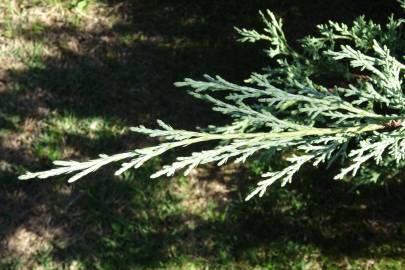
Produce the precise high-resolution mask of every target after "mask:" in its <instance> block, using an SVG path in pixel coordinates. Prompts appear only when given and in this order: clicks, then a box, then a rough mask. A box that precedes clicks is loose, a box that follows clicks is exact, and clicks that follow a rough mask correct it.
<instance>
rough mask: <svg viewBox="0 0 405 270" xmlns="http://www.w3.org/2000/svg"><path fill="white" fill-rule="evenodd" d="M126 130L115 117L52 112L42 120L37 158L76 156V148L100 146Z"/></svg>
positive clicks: (92, 148)
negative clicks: (52, 113) (55, 113)
mask: <svg viewBox="0 0 405 270" xmlns="http://www.w3.org/2000/svg"><path fill="white" fill-rule="evenodd" d="M127 130H128V129H127V127H126V126H125V125H124V123H122V122H120V121H117V120H108V119H106V118H100V117H90V118H78V117H75V116H73V115H69V114H67V115H53V116H52V117H51V118H50V119H49V120H48V121H46V122H45V124H44V127H43V129H42V131H41V133H40V135H39V136H38V138H37V139H36V140H35V143H34V149H35V154H36V156H38V157H39V158H45V159H47V158H49V159H50V160H58V159H63V158H69V157H72V156H78V155H79V150H78V149H83V148H84V149H88V150H89V151H96V150H99V149H102V148H103V147H104V146H106V143H108V142H109V141H111V140H114V138H119V137H120V136H122V135H123V134H124V133H125V132H127ZM82 154H83V153H82Z"/></svg>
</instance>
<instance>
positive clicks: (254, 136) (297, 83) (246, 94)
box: [20, 1, 405, 200]
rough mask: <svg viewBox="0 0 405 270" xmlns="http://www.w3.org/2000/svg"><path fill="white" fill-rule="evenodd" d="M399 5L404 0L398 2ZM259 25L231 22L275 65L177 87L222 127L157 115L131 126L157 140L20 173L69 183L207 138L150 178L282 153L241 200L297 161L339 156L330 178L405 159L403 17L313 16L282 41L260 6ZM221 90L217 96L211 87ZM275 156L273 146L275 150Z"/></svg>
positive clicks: (284, 176) (287, 175) (288, 176)
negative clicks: (281, 163)
mask: <svg viewBox="0 0 405 270" xmlns="http://www.w3.org/2000/svg"><path fill="white" fill-rule="evenodd" d="M400 4H401V5H402V7H404V8H405V2H404V1H400ZM260 15H261V17H262V19H263V21H264V24H265V28H264V30H263V31H262V32H260V31H257V30H248V29H245V28H243V29H240V28H236V30H237V32H238V33H239V34H240V36H241V38H240V40H241V41H242V42H257V41H265V42H269V43H270V44H269V48H268V49H267V50H266V53H267V55H268V56H269V57H270V58H272V59H275V61H276V63H277V66H276V67H274V68H271V67H267V68H265V69H264V70H263V72H260V73H252V75H251V76H250V77H249V78H248V79H247V80H246V81H245V82H246V84H245V85H238V84H234V83H231V82H228V81H226V80H225V79H223V78H221V77H219V76H216V77H211V76H208V75H205V77H204V80H193V79H185V80H184V81H183V82H179V83H176V84H175V85H176V86H178V87H186V88H188V89H192V91H190V94H192V95H193V96H194V97H196V98H199V99H203V100H205V101H208V102H210V103H212V104H213V109H214V110H215V111H218V112H221V113H223V114H226V115H229V116H231V117H232V119H233V121H232V122H231V123H230V124H229V125H226V126H219V127H215V126H211V127H209V128H207V129H205V130H200V131H186V130H177V129H173V128H172V127H171V126H169V125H167V124H165V123H163V122H162V121H158V124H159V127H160V128H158V129H149V128H146V127H144V126H140V127H136V128H132V129H131V130H132V131H134V132H137V133H142V134H145V135H147V136H150V137H159V138H161V139H163V140H164V142H162V143H160V144H158V145H157V146H152V147H148V148H143V149H137V150H133V151H129V152H127V153H122V154H116V155H112V156H107V155H100V157H99V158H98V159H94V160H90V161H85V162H76V161H55V162H54V164H55V165H56V166H57V167H56V168H55V169H51V170H48V171H43V172H35V173H31V172H28V173H26V174H25V175H22V176H20V179H31V178H47V177H51V176H56V175H61V174H70V173H73V174H74V175H73V177H71V178H70V179H69V182H73V181H76V180H78V179H79V178H81V177H83V176H85V175H87V174H89V173H91V172H93V171H95V170H97V169H99V168H100V167H102V166H105V165H107V164H110V163H114V162H123V161H124V160H126V161H125V162H123V163H122V166H121V168H120V169H119V170H118V171H117V172H116V174H117V175H118V174H121V173H123V172H125V171H126V170H129V169H131V168H138V167H140V166H142V165H143V164H144V163H145V162H147V161H148V160H150V159H152V158H154V157H156V156H159V155H162V154H164V153H165V152H167V151H169V150H171V149H175V148H179V147H186V146H189V145H192V144H197V143H204V142H208V141H218V142H219V143H218V146H217V147H215V148H213V149H208V150H204V151H199V152H194V153H192V154H191V155H189V156H184V157H178V158H177V159H176V160H175V161H174V162H173V163H172V164H169V165H165V166H163V167H162V169H161V170H160V171H158V172H156V173H154V174H153V175H152V176H151V177H159V176H162V175H167V176H171V175H173V174H174V173H175V172H176V171H178V170H181V169H184V170H185V174H188V173H189V172H190V171H191V170H192V169H193V168H195V167H196V166H198V165H201V164H206V163H212V162H215V163H217V164H218V165H219V166H221V165H223V164H225V163H227V162H229V161H233V162H237V163H238V162H245V161H246V160H247V159H248V158H251V157H258V156H260V155H266V156H270V157H274V158H275V157H277V156H276V154H277V153H284V154H286V155H289V157H287V158H286V161H288V162H289V163H290V165H288V166H287V167H285V168H284V169H282V170H280V171H272V172H268V173H265V174H263V177H264V179H263V180H262V181H260V182H258V183H257V186H256V188H255V189H254V190H253V191H252V192H251V193H250V195H248V196H247V198H246V200H249V199H250V198H252V197H254V196H256V195H259V196H263V194H264V193H265V192H266V190H267V188H268V187H269V186H271V185H272V184H273V183H275V182H281V184H282V185H285V184H287V183H289V182H291V181H292V180H293V177H294V175H295V174H296V173H297V172H298V171H299V170H300V168H302V166H303V165H304V164H308V163H309V164H312V165H314V166H318V165H319V164H321V163H326V164H327V165H328V166H330V165H331V164H332V163H333V162H335V161H337V160H340V161H341V162H343V164H345V165H344V166H343V168H342V169H341V171H340V173H338V174H337V175H336V177H335V179H344V178H347V177H351V176H354V175H356V174H357V172H358V171H359V170H360V169H361V168H363V167H365V166H364V165H365V164H366V163H369V162H370V161H374V162H375V163H376V164H382V165H385V164H387V161H388V162H395V163H397V164H399V165H401V164H403V163H404V161H405V125H404V122H405V121H404V122H403V120H404V119H405V95H404V86H403V78H404V70H405V65H404V64H403V62H401V60H402V58H400V57H403V55H402V53H403V49H404V48H405V46H404V45H405V43H404V42H405V39H404V37H403V27H402V24H403V20H402V19H395V18H394V17H393V16H391V17H390V18H389V19H388V22H387V23H386V24H385V25H380V24H377V23H375V22H373V21H366V19H365V18H364V17H359V18H358V19H356V20H355V21H354V23H353V25H352V26H349V25H346V24H343V23H335V22H328V23H327V24H323V25H319V26H318V30H319V36H317V37H312V36H308V37H305V38H303V39H301V40H300V41H299V45H300V46H298V48H297V49H295V47H297V46H291V45H289V44H288V42H287V39H286V36H285V34H284V32H283V30H282V25H283V23H282V20H281V19H278V18H277V17H276V15H275V14H274V13H272V12H270V11H267V12H266V13H262V12H260ZM217 92H222V93H224V94H225V98H220V97H223V96H224V95H223V94H222V95H217ZM278 156H279V155H278Z"/></svg>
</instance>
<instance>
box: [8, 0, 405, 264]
mask: <svg viewBox="0 0 405 270" xmlns="http://www.w3.org/2000/svg"><path fill="white" fill-rule="evenodd" d="M266 8H269V9H271V10H273V11H274V12H275V13H276V14H277V15H278V16H281V17H283V18H284V19H285V21H286V32H287V35H288V37H289V38H290V39H291V40H295V39H298V38H301V37H303V36H304V35H306V34H311V33H313V32H314V30H315V29H316V28H315V26H316V25H317V24H319V23H324V22H326V21H328V20H336V21H343V22H346V23H350V21H352V20H353V18H355V17H357V16H358V15H361V14H365V15H366V17H367V18H370V19H374V20H376V21H378V22H384V21H385V19H386V18H387V16H388V15H389V14H391V13H394V14H399V13H400V12H401V9H400V8H399V6H398V4H396V3H395V1H388V0H374V1H366V0H357V1H349V0H333V1H332V0H331V1H322V0H313V1H303V0H301V1H298V0H288V1H280V0H278V1H276V0H267V1H263V0H251V1H236V0H233V1H232V0H224V1H208V0H206V1H203V0H202V1H185V0H177V1H174V0H171V1H169V0H149V1H141V0H126V1H124V0H104V1H101V0H99V1H97V0H0V63H1V65H0V205H1V207H0V269H69V270H70V269H403V268H404V267H405V210H404V208H403V205H404V203H405V198H404V197H403V194H404V192H405V185H404V184H402V183H401V182H400V181H399V180H401V179H400V178H401V172H397V173H396V174H395V175H391V174H390V173H387V175H386V177H390V178H392V181H391V182H390V184H386V185H371V186H370V185H369V186H364V185H360V184H353V183H348V182H343V181H341V182H337V181H333V180H332V175H333V172H328V171H325V170H321V169H319V170H314V169H311V170H310V169H307V170H305V171H304V172H303V173H302V174H301V175H300V177H299V178H298V179H296V181H295V182H294V183H293V184H291V185H289V186H287V187H285V188H280V187H277V186H274V187H273V188H272V189H271V191H270V192H268V194H266V196H265V197H264V198H263V199H255V200H252V201H249V202H244V197H245V196H246V195H247V194H248V191H249V188H251V187H252V186H253V185H254V184H255V183H256V180H257V179H258V178H259V177H260V172H261V171H262V170H263V169H264V168H265V167H267V166H277V165H278V164H277V163H278V162H275V163H274V164H261V163H260V162H259V161H256V162H251V163H249V164H247V165H245V166H236V165H228V166H225V167H224V168H220V169H219V168H217V167H215V166H205V167H202V168H199V169H196V170H194V171H193V172H192V173H191V175H190V176H188V177H183V176H181V175H177V176H175V177H173V178H170V179H169V178H159V179H149V175H150V174H151V173H152V172H154V171H155V170H156V168H159V166H161V164H162V160H160V159H155V160H153V162H151V163H149V164H148V165H147V166H146V167H144V168H141V169H139V170H135V171H131V172H127V173H125V174H124V175H122V176H120V177H113V176H111V175H112V173H111V172H113V169H114V168H108V169H105V170H103V171H101V172H99V173H97V174H96V175H92V176H88V177H86V178H85V179H82V180H80V181H78V182H77V183H75V184H67V183H66V178H63V177H60V178H56V179H50V180H34V181H18V180H17V176H18V175H19V174H21V173H22V172H24V171H26V170H38V169H45V168H49V167H50V166H51V163H52V161H53V160H57V159H80V160H84V159H87V158H90V157H94V156H96V155H97V154H99V153H106V154H112V153H116V152H119V151H125V150H127V149H132V148H135V147H142V146H147V145H151V144H152V143H153V141H151V140H149V139H145V138H144V137H142V136H139V135H136V134H132V133H131V132H130V131H129V129H128V127H130V126H134V125H140V124H143V125H148V126H152V127H153V126H155V125H156V124H155V119H162V120H164V121H165V122H167V123H171V124H172V125H174V126H176V127H178V128H187V129H192V128H194V127H196V126H206V125H208V124H213V123H219V122H225V121H227V119H225V118H224V117H223V116H221V115H219V114H217V113H214V112H212V111H210V108H209V106H208V105H207V104H205V103H203V102H201V101H197V100H195V99H193V98H192V97H190V96H189V95H187V93H186V92H185V91H184V90H183V89H176V88H175V87H174V86H173V82H176V81H179V80H182V79H183V78H184V77H192V78H200V77H201V75H203V74H205V73H209V74H213V75H215V74H221V75H222V76H223V77H224V78H226V79H229V80H230V81H236V82H241V81H243V79H244V78H246V77H247V76H248V74H249V73H250V72H251V71H255V70H260V69H261V68H262V67H264V66H266V65H269V64H270V63H269V61H268V59H267V58H266V57H265V56H264V54H263V52H262V50H263V49H264V44H259V45H247V44H243V45H242V44H240V43H237V42H235V37H236V35H235V31H234V29H233V26H242V27H254V26H257V25H260V21H259V18H258V16H257V11H258V10H260V9H261V10H263V9H266ZM262 45H263V46H262ZM171 155H172V156H171ZM173 155H174V154H169V155H168V156H166V157H164V159H166V158H167V159H170V158H172V157H173ZM314 176H316V177H314Z"/></svg>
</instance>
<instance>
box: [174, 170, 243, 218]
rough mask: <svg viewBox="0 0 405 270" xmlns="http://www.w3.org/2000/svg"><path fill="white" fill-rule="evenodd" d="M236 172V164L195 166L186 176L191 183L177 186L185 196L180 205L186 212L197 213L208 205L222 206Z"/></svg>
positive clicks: (227, 198) (228, 195) (228, 197)
mask: <svg viewBox="0 0 405 270" xmlns="http://www.w3.org/2000/svg"><path fill="white" fill-rule="evenodd" d="M237 172H238V166H236V165H234V164H230V165H227V166H223V167H221V168H219V167H218V168H217V167H215V168H214V167H212V168H209V167H208V168H196V169H194V170H193V171H192V172H191V173H190V174H189V177H188V181H189V183H190V184H191V185H189V186H188V187H183V186H181V185H180V186H178V193H179V194H181V195H182V196H185V198H184V200H183V201H182V206H183V207H184V208H185V209H186V210H187V212H188V213H190V214H194V215H199V214H201V213H204V212H205V211H206V210H207V208H208V207H210V205H212V204H213V205H215V207H222V206H223V205H224V204H225V203H226V202H227V201H228V200H229V199H230V192H231V191H232V179H234V178H235V174H236V173H237Z"/></svg>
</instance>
